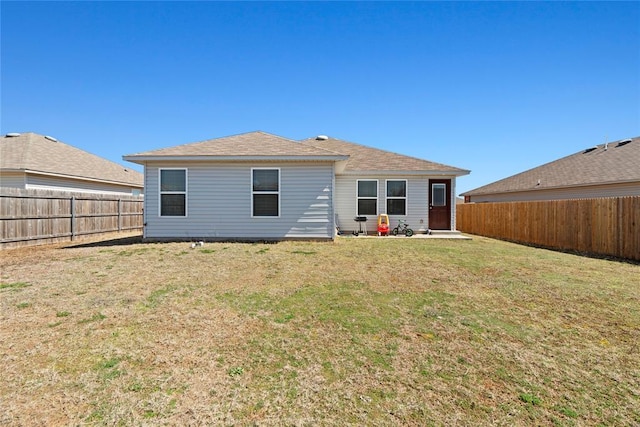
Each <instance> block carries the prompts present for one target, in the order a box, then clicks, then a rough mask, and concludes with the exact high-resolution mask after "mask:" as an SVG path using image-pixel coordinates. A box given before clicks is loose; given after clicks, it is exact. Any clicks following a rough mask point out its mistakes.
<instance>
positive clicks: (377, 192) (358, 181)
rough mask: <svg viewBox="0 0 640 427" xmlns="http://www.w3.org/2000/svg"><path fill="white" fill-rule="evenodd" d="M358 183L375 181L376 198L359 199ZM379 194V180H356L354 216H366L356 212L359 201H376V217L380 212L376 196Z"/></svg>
mask: <svg viewBox="0 0 640 427" xmlns="http://www.w3.org/2000/svg"><path fill="white" fill-rule="evenodd" d="M360 181H375V183H376V197H360V196H358V188H359V187H360ZM379 193H380V180H379V179H357V180H356V216H366V215H361V214H360V212H359V211H358V202H359V201H360V199H362V200H374V199H375V201H376V213H375V215H376V216H377V215H378V212H380V201H379V200H378V199H379V197H378V194H379Z"/></svg>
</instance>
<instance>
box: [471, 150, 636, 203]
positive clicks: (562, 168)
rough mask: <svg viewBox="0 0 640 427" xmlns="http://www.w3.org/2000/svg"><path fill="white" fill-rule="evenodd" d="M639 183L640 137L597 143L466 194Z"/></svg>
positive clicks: (475, 194)
mask: <svg viewBox="0 0 640 427" xmlns="http://www.w3.org/2000/svg"><path fill="white" fill-rule="evenodd" d="M628 182H638V183H640V137H635V138H629V139H623V140H620V141H614V142H608V143H606V144H600V145H596V146H595V147H590V148H587V149H585V150H582V151H579V152H577V153H575V154H572V155H570V156H567V157H563V158H561V159H558V160H555V161H553V162H550V163H546V164H544V165H541V166H538V167H536V168H533V169H529V170H527V171H524V172H521V173H519V174H516V175H513V176H510V177H507V178H504V179H502V180H499V181H496V182H493V183H491V184H487V185H485V186H482V187H478V188H476V189H474V190H471V191H467V192H466V193H463V194H462V195H463V196H478V195H483V194H495V193H508V192H516V191H528V190H539V189H545V188H547V189H552V188H566V187H578V186H586V185H602V184H613V183H628Z"/></svg>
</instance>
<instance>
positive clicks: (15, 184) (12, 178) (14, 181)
mask: <svg viewBox="0 0 640 427" xmlns="http://www.w3.org/2000/svg"><path fill="white" fill-rule="evenodd" d="M0 187H8V188H22V189H24V188H25V177H24V174H23V173H6V172H3V173H0Z"/></svg>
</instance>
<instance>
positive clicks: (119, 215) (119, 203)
mask: <svg viewBox="0 0 640 427" xmlns="http://www.w3.org/2000/svg"><path fill="white" fill-rule="evenodd" d="M121 231H122V199H118V233H119V232H121Z"/></svg>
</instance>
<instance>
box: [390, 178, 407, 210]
mask: <svg viewBox="0 0 640 427" xmlns="http://www.w3.org/2000/svg"><path fill="white" fill-rule="evenodd" d="M406 214H407V180H406V179H398V180H388V181H387V215H406Z"/></svg>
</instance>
